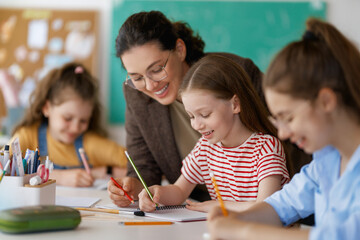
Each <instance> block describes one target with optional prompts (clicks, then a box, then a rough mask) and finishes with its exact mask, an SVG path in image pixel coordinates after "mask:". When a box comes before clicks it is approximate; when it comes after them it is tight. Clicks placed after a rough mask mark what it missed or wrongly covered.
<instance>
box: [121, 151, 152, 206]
mask: <svg viewBox="0 0 360 240" xmlns="http://www.w3.org/2000/svg"><path fill="white" fill-rule="evenodd" d="M125 155H126V157H127V158H128V159H129V162H130V163H131V166H132V167H133V168H134V170H135V172H136V174H137V176H138V177H139V179H140V181H141V183H142V185H143V186H144V188H145V190H146V192H147V193H148V195H149V197H150V198H151V200H152V201H154V200H153V196H152V194H151V192H150V190H149V188H148V187H147V186H146V183H145V181H144V179H143V178H142V177H141V175H140V173H139V171H138V170H137V168H136V166H135V164H134V162H133V160H132V159H131V157H130V156H129V154H128V152H127V151H125ZM156 206H157V205H156Z"/></svg>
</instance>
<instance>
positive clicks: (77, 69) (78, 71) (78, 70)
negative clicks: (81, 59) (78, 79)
mask: <svg viewBox="0 0 360 240" xmlns="http://www.w3.org/2000/svg"><path fill="white" fill-rule="evenodd" d="M74 72H75V74H81V73H83V72H84V69H83V68H82V67H81V66H77V67H76V68H75V70H74Z"/></svg>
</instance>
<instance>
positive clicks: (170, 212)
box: [145, 205, 207, 222]
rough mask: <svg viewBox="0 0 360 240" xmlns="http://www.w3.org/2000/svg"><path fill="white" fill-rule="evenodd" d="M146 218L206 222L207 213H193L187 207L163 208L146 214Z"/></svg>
mask: <svg viewBox="0 0 360 240" xmlns="http://www.w3.org/2000/svg"><path fill="white" fill-rule="evenodd" d="M145 216H147V217H153V218H158V219H163V220H169V221H174V222H190V221H204V220H206V216H207V213H204V212H198V211H192V210H189V209H187V208H186V207H185V205H175V206H162V207H158V208H157V210H155V211H154V212H149V213H148V212H146V213H145Z"/></svg>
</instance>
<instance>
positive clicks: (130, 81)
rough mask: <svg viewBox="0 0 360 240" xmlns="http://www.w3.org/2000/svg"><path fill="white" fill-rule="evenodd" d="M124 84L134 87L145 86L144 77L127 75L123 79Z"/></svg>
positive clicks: (140, 87)
mask: <svg viewBox="0 0 360 240" xmlns="http://www.w3.org/2000/svg"><path fill="white" fill-rule="evenodd" d="M125 84H126V85H128V86H130V87H132V88H134V89H142V88H144V87H145V80H144V78H130V77H129V76H128V77H127V78H126V80H125Z"/></svg>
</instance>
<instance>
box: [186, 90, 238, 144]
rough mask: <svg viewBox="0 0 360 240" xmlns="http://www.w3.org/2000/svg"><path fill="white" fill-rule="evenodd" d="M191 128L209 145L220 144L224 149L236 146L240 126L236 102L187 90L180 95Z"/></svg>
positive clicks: (204, 92)
mask: <svg viewBox="0 0 360 240" xmlns="http://www.w3.org/2000/svg"><path fill="white" fill-rule="evenodd" d="M182 101H183V103H184V107H185V110H186V112H187V113H188V114H189V116H190V120H191V126H192V127H193V128H194V129H195V130H197V131H198V132H199V133H201V134H202V136H203V137H205V138H206V139H207V140H208V141H209V142H210V143H211V144H214V143H217V142H221V143H222V144H223V145H224V146H226V147H233V146H237V145H238V144H239V143H238V139H239V135H238V132H237V131H236V130H237V129H239V126H240V125H242V124H241V121H240V118H239V115H238V113H239V111H240V106H239V104H238V102H234V98H232V99H231V100H223V99H218V98H215V96H214V95H213V93H211V92H210V91H207V90H197V89H195V90H187V91H186V92H184V93H183V94H182Z"/></svg>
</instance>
